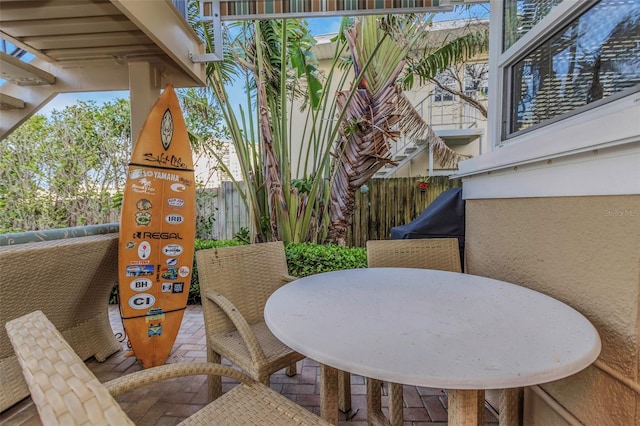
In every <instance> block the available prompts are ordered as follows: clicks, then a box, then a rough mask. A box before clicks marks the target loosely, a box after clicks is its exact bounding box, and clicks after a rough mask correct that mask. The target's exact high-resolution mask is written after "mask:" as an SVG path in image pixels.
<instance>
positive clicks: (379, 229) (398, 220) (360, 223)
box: [198, 176, 460, 247]
mask: <svg viewBox="0 0 640 426" xmlns="http://www.w3.org/2000/svg"><path fill="white" fill-rule="evenodd" d="M366 186H367V188H368V191H366V190H361V191H358V192H356V199H355V212H354V215H353V218H352V221H351V226H350V227H349V229H348V230H347V237H346V244H347V245H348V246H351V247H364V246H365V245H366V242H367V240H386V239H389V236H390V234H391V228H393V227H394V226H398V225H404V224H405V223H409V222H411V221H412V220H414V219H415V218H416V217H417V216H418V215H419V214H420V213H422V212H423V211H424V209H425V208H427V206H428V205H429V204H430V203H431V202H432V201H433V200H435V199H436V197H438V195H440V193H442V192H443V191H446V190H447V189H451V188H456V187H459V186H460V181H459V180H450V179H449V178H448V177H446V176H432V177H431V179H430V183H429V187H428V188H427V189H426V191H424V192H422V191H421V190H420V189H419V188H418V183H417V180H416V178H391V179H371V180H370V181H369V182H368V183H367V185H366ZM199 197H200V199H201V200H202V202H200V203H199V206H198V222H199V224H198V238H204V239H216V240H226V239H232V238H233V237H234V236H235V235H236V233H238V232H239V231H240V230H241V229H242V228H248V227H249V215H248V213H247V210H246V208H245V206H244V203H243V202H242V198H241V197H240V194H239V193H238V191H237V190H236V189H235V187H234V186H233V184H232V183H231V182H222V184H221V186H220V187H219V188H215V189H210V190H207V193H206V194H201V195H200V196H199ZM212 219H215V220H212Z"/></svg>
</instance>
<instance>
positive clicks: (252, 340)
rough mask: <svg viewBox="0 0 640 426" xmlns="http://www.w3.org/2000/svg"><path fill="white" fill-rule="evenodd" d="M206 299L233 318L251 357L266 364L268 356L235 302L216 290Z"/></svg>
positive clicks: (258, 362) (256, 361) (207, 295)
mask: <svg viewBox="0 0 640 426" xmlns="http://www.w3.org/2000/svg"><path fill="white" fill-rule="evenodd" d="M205 300H209V301H211V302H213V303H215V304H216V305H218V307H219V308H220V309H222V310H223V311H224V313H225V314H226V315H227V317H228V318H229V319H230V320H231V322H232V323H233V325H234V326H235V327H236V329H237V330H238V332H239V333H240V336H241V337H242V340H244V343H245V344H246V345H247V349H248V350H249V354H250V355H251V359H252V360H253V362H254V363H256V364H258V365H265V364H266V363H267V357H266V356H265V354H264V352H263V350H262V348H261V347H260V343H258V339H257V338H256V336H255V334H253V331H252V330H251V326H249V323H248V322H247V320H246V319H245V318H244V317H243V316H242V314H241V313H240V311H238V309H237V308H236V307H235V306H234V305H233V303H231V301H230V300H229V299H227V298H226V297H224V296H223V295H222V294H220V293H218V292H215V291H214V292H209V293H206V294H205Z"/></svg>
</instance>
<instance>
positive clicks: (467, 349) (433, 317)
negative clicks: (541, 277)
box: [265, 268, 600, 425]
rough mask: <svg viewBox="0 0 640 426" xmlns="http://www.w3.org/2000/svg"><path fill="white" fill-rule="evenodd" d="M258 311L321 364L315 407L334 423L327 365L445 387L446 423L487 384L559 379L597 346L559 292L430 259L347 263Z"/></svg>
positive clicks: (477, 404) (471, 407)
mask: <svg viewBox="0 0 640 426" xmlns="http://www.w3.org/2000/svg"><path fill="white" fill-rule="evenodd" d="M265 321H266V323H267V326H268V327H269V329H270V330H271V332H272V333H273V334H274V335H275V336H276V337H278V338H279V339H280V340H281V341H282V342H284V343H285V344H286V345H288V346H290V347H291V348H292V349H294V350H296V351H298V352H300V353H302V354H304V355H305V356H307V357H309V358H311V359H314V360H316V361H318V362H319V363H321V365H322V366H323V367H324V368H327V369H326V370H325V371H323V379H326V380H328V381H329V382H330V383H329V384H321V393H325V395H324V396H322V401H323V403H324V401H325V398H328V399H329V400H330V401H331V403H324V404H325V405H327V406H326V407H321V415H322V416H323V417H324V418H325V419H327V420H329V421H331V422H332V423H336V424H337V409H335V407H336V406H337V402H335V400H334V395H336V394H337V392H335V393H333V389H335V388H334V386H336V387H337V384H336V382H335V380H332V379H330V377H335V374H334V373H333V369H338V370H343V371H347V372H351V373H355V374H359V375H362V376H365V377H368V378H374V379H378V380H383V381H388V382H391V383H397V384H406V385H415V386H424V387H432V388H444V389H448V390H449V391H448V396H449V402H448V405H449V424H450V425H457V424H462V423H465V424H470V423H468V422H469V421H471V423H473V422H475V421H477V420H481V419H482V416H483V413H482V412H483V410H484V390H485V389H508V388H519V387H523V386H530V385H535V384H540V383H545V382H549V381H553V380H557V379H561V378H564V377H567V376H569V375H572V374H574V373H576V372H578V371H580V370H582V369H584V368H585V367H587V366H588V365H589V364H591V363H592V362H593V361H594V360H595V359H596V358H597V356H598V354H599V353H600V337H599V335H598V333H597V331H596V329H595V328H594V327H593V325H592V324H591V323H590V322H589V321H588V320H587V319H586V318H585V317H584V316H583V315H582V314H580V313H579V312H578V311H576V310H575V309H573V308H571V307H570V306H568V305H566V304H564V303H562V302H560V301H558V300H556V299H553V298H551V297H549V296H546V295H544V294H542V293H539V292H536V291H533V290H530V289H528V288H526V287H522V286H518V285H514V284H510V283H506V282H503V281H498V280H494V279H490V278H485V277H479V276H475V275H469V274H460V273H454V272H444V271H436V270H428V269H411V268H366V269H351V270H343V271H334V272H328V273H322V274H317V275H313V276H309V277H305V278H301V279H298V280H296V281H293V282H291V283H289V284H287V285H285V286H283V287H281V288H280V289H278V290H277V291H275V292H274V293H273V294H272V295H271V297H270V298H269V299H268V301H267V304H266V307H265ZM328 377H329V378H328ZM329 389H331V391H329ZM378 389H379V386H378ZM400 389H401V387H400ZM396 416H397V415H396ZM390 417H391V413H390ZM400 418H401V414H400ZM394 423H395V421H394Z"/></svg>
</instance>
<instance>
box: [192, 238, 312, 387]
mask: <svg viewBox="0 0 640 426" xmlns="http://www.w3.org/2000/svg"><path fill="white" fill-rule="evenodd" d="M196 262H197V266H198V279H199V281H200V293H201V295H202V305H203V312H204V322H205V329H206V333H207V359H208V361H210V362H220V356H224V357H225V358H227V359H228V360H229V361H231V362H232V363H234V364H236V365H237V366H239V367H240V368H242V369H243V370H245V371H246V372H247V373H248V374H249V375H250V376H251V377H252V378H254V379H255V380H258V381H260V382H263V383H265V384H268V383H269V376H270V375H271V374H273V373H274V372H276V371H278V370H280V369H281V368H283V367H286V366H287V365H290V364H293V363H295V362H296V361H298V360H301V359H303V358H304V357H303V356H302V355H300V354H298V353H297V352H294V351H293V350H291V349H290V348H288V347H287V346H286V345H284V344H283V343H282V342H280V341H279V340H278V339H276V338H275V337H274V336H273V335H272V334H271V332H270V331H269V330H268V328H267V327H266V325H265V324H264V306H265V304H266V302H267V299H268V298H269V296H271V294H272V293H273V292H274V291H275V290H277V289H278V288H280V287H281V286H282V285H284V284H286V283H287V282H289V281H290V280H291V277H289V275H288V270H287V260H286V256H285V252H284V244H283V243H282V242H273V243H263V244H251V245H246V246H238V247H225V248H214V249H208V250H199V251H198V252H196ZM210 389H211V397H212V398H217V397H218V396H219V395H220V392H221V390H220V389H221V385H220V382H219V380H218V379H211V378H210Z"/></svg>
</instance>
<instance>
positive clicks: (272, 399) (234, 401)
mask: <svg viewBox="0 0 640 426" xmlns="http://www.w3.org/2000/svg"><path fill="white" fill-rule="evenodd" d="M180 424H181V425H203V426H205V425H206V426H209V425H216V426H241V425H256V426H262V425H309V426H312V425H327V424H328V423H327V422H325V421H324V420H322V419H320V418H319V417H318V416H316V415H315V414H313V413H312V412H310V411H309V410H307V409H305V408H304V407H301V406H300V405H298V404H296V403H294V402H293V401H291V400H290V399H287V398H285V397H283V396H282V395H280V394H279V393H277V392H276V391H274V390H273V389H271V388H267V387H266V386H264V385H263V384H261V383H252V384H243V385H241V386H236V387H235V388H233V389H231V390H230V391H228V392H226V393H225V394H224V395H222V396H221V397H220V398H218V399H216V400H215V401H213V402H212V403H209V404H208V405H207V406H206V407H204V408H203V409H202V410H200V411H198V412H197V413H195V414H193V415H192V416H191V417H189V418H188V419H186V420H185V421H183V422H182V423H180Z"/></svg>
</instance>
